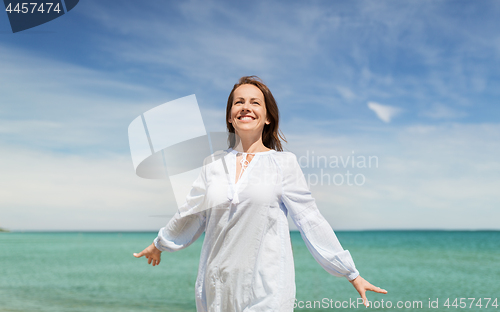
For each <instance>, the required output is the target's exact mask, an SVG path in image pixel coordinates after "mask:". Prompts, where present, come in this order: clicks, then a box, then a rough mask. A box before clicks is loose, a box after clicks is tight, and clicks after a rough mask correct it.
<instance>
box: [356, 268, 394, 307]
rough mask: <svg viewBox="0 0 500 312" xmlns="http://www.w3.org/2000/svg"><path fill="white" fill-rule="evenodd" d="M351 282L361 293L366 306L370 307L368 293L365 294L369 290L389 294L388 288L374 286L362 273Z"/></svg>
mask: <svg viewBox="0 0 500 312" xmlns="http://www.w3.org/2000/svg"><path fill="white" fill-rule="evenodd" d="M350 282H351V284H352V286H354V288H356V290H357V291H358V293H359V294H360V296H361V299H363V304H364V305H365V307H368V300H367V299H366V295H365V293H366V291H367V290H370V291H374V292H377V293H381V294H387V290H385V289H382V288H380V287H377V286H373V285H372V284H370V283H368V281H367V280H365V279H364V278H362V277H361V275H358V277H356V278H355V279H353V280H352V281H350Z"/></svg>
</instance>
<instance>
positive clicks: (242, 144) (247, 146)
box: [233, 134, 271, 154]
mask: <svg viewBox="0 0 500 312" xmlns="http://www.w3.org/2000/svg"><path fill="white" fill-rule="evenodd" d="M235 139H236V142H235V144H234V147H233V150H235V151H238V152H241V153H249V154H251V153H260V152H267V151H269V150H271V149H270V148H267V147H266V146H265V145H264V143H262V136H260V137H259V138H249V137H248V138H245V137H240V136H239V135H237V134H236V135H235Z"/></svg>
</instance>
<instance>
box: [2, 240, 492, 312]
mask: <svg viewBox="0 0 500 312" xmlns="http://www.w3.org/2000/svg"><path fill="white" fill-rule="evenodd" d="M336 234H337V237H338V238H339V240H340V242H341V244H342V246H343V247H344V249H347V250H349V251H350V253H351V255H352V257H353V259H354V262H355V263H356V267H357V268H358V270H359V271H360V273H361V276H362V277H363V278H365V279H366V280H368V281H369V282H370V283H372V284H373V285H375V286H379V287H381V288H384V289H386V290H387V291H388V293H387V294H378V293H373V292H368V293H367V297H368V300H369V301H370V307H368V308H366V307H364V306H363V305H361V302H360V301H359V300H358V298H359V294H358V293H357V292H356V290H355V289H354V287H352V285H351V284H350V283H349V282H348V281H347V280H346V279H345V278H341V277H335V276H332V275H330V274H328V273H327V272H326V271H325V270H323V268H322V267H321V266H320V265H319V264H318V263H317V262H316V261H315V260H314V258H313V257H312V256H311V254H310V253H309V251H308V250H307V247H306V246H305V244H304V242H303V240H302V238H301V236H300V233H299V232H291V233H290V235H291V238H292V248H293V253H294V261H295V270H296V287H297V294H296V301H295V306H296V308H295V311H335V310H341V311H399V310H400V311H483V310H484V311H500V232H499V231H337V232H336ZM155 237H156V233H153V232H151V233H137V232H133V233H130V232H120V233H118V232H113V233H108V232H106V233H96V232H71V233H60V232H57V233H49V232H23V233H22V232H11V233H0V311H1V312H6V311H9V312H14V311H15V312H20V311H23V312H24V311H26V312H34V311H47V312H59V311H64V312H70V311H96V312H98V311H110V312H114V311H116V312H125V311H172V312H183V311H196V305H195V300H194V284H195V280H196V275H197V270H198V261H199V256H200V250H201V245H202V243H203V237H201V238H200V239H198V241H196V242H195V243H194V244H193V245H191V246H189V247H188V248H186V249H183V250H181V251H178V252H175V253H163V254H162V260H161V264H160V265H159V266H155V267H153V266H151V265H148V264H147V260H146V259H145V258H140V259H137V258H135V257H134V256H133V255H132V254H133V253H134V252H140V251H141V250H142V249H144V248H145V247H146V246H148V245H149V244H151V242H152V241H153V239H154V238H155Z"/></svg>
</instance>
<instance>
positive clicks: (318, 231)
mask: <svg viewBox="0 0 500 312" xmlns="http://www.w3.org/2000/svg"><path fill="white" fill-rule="evenodd" d="M287 154H288V155H287V156H288V157H286V161H285V162H284V164H283V166H282V174H283V190H282V196H281V198H282V202H283V204H284V205H285V207H286V208H287V210H288V211H289V213H290V216H291V218H292V220H293V222H294V223H295V225H296V226H297V228H298V229H299V230H300V233H301V236H302V238H303V240H304V242H305V243H306V246H307V248H308V249H309V251H310V252H311V254H312V256H313V257H314V259H316V261H317V262H318V263H319V264H320V265H321V266H322V267H323V268H324V269H325V270H326V271H327V272H328V273H330V274H332V275H335V276H344V277H346V278H347V279H348V280H353V279H355V278H356V277H357V276H358V275H359V272H358V270H357V269H356V267H355V265H354V261H353V260H352V257H351V254H350V253H349V251H348V250H344V249H343V248H342V246H341V244H340V242H339V240H338V239H337V236H336V235H335V233H334V231H333V229H332V228H331V226H330V224H329V223H328V222H327V221H326V219H325V218H324V217H323V216H322V215H321V213H320V211H319V210H318V207H317V206H316V201H315V200H314V198H313V197H312V196H311V192H310V191H309V188H308V186H307V183H306V180H305V178H304V174H303V173H302V169H301V168H300V165H299V163H298V161H297V157H296V156H295V155H294V154H292V153H287Z"/></svg>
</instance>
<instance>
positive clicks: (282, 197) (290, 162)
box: [134, 76, 386, 312]
mask: <svg viewBox="0 0 500 312" xmlns="http://www.w3.org/2000/svg"><path fill="white" fill-rule="evenodd" d="M226 124H227V128H228V132H229V137H228V143H229V148H228V149H227V150H224V151H219V152H216V153H214V154H213V155H211V156H209V157H208V158H207V160H210V159H215V158H217V159H219V160H221V161H205V164H204V166H203V169H202V171H201V174H200V176H199V177H198V179H197V180H196V181H195V182H194V183H193V186H192V190H191V193H190V194H189V195H188V196H187V198H186V202H185V204H184V206H182V207H181V208H179V212H178V213H176V215H175V216H174V217H173V218H172V219H171V220H170V222H169V223H168V224H167V225H166V226H165V227H164V228H162V229H161V230H160V231H159V233H158V237H157V238H156V239H155V240H154V242H153V243H152V244H151V245H150V246H149V247H147V248H146V249H144V250H143V251H142V252H141V253H138V254H134V256H136V257H142V256H146V258H147V259H148V263H150V264H153V266H155V265H158V264H159V263H160V260H161V252H162V251H170V252H173V251H177V250H180V249H183V248H185V247H187V246H189V245H190V244H192V243H193V242H194V241H195V240H196V239H197V238H198V237H200V235H201V234H202V233H203V232H205V240H204V242H203V247H202V251H201V256H200V264H199V270H198V278H197V281H196V307H197V310H198V311H214V312H215V311H224V312H229V311H235V312H236V311H254V312H257V311H262V312H264V311H266V312H268V311H283V312H285V311H286V312H289V311H293V308H294V303H295V269H294V262H293V255H292V248H291V242H290V231H289V227H288V220H287V215H288V214H290V216H291V218H292V220H293V221H294V223H295V225H296V226H297V228H298V229H299V230H300V233H301V235H302V238H303V239H304V242H305V243H306V245H307V248H308V249H309V251H310V252H311V254H312V255H313V257H314V258H315V259H316V261H318V263H319V264H320V265H321V266H322V267H323V268H324V269H325V270H326V271H328V272H329V273H330V274H332V275H335V276H341V277H345V278H346V279H348V280H349V281H350V282H351V283H352V284H353V286H354V287H355V288H356V290H357V291H358V292H359V294H360V295H361V298H363V300H365V301H366V296H365V292H366V291H367V290H371V291H375V292H380V293H386V291H385V290H383V289H380V288H378V287H375V286H373V285H371V284H370V283H368V282H367V281H366V280H364V279H363V278H362V277H361V276H360V275H359V272H358V270H357V269H356V267H355V265H354V262H353V260H352V258H351V255H350V253H349V251H348V250H344V249H343V248H342V246H341V245H340V242H339V241H338V239H337V237H336V235H335V233H334V232H333V230H332V228H331V227H330V225H329V224H328V222H327V221H326V220H325V219H324V217H323V216H322V215H321V213H320V212H319V210H318V208H317V206H316V203H315V200H314V198H313V197H312V196H311V193H310V191H309V189H308V187H307V183H306V181H305V178H304V175H303V173H302V170H301V168H300V166H299V164H298V161H297V158H296V156H295V155H294V154H292V153H290V152H283V149H282V146H281V139H283V140H284V138H283V136H282V135H281V134H279V111H278V106H277V105H276V101H275V100H274V97H273V96H272V94H271V92H270V91H269V89H268V88H267V86H266V85H265V84H264V83H262V81H261V80H260V79H258V78H257V77H254V76H249V77H243V78H241V79H240V81H239V83H237V84H236V85H234V87H233V89H232V91H231V93H230V95H229V98H228V102H227V109H226ZM212 203H217V205H214V204H212ZM221 203H222V204H221Z"/></svg>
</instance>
